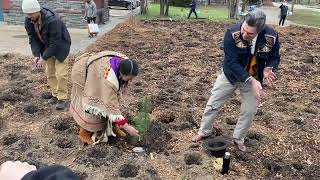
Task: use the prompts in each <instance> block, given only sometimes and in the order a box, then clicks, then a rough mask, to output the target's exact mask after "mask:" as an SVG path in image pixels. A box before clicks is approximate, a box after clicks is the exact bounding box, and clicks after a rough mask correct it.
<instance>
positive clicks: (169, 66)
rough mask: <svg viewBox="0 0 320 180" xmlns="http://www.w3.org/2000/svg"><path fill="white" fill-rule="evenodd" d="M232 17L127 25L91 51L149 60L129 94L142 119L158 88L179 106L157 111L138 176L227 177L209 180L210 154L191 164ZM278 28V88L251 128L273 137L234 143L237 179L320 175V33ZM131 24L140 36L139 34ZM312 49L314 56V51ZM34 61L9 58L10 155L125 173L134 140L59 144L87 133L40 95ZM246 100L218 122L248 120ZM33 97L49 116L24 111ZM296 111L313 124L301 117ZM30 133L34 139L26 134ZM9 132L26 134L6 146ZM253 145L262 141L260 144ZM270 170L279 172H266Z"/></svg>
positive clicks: (129, 105)
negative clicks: (244, 146) (239, 146)
mask: <svg viewBox="0 0 320 180" xmlns="http://www.w3.org/2000/svg"><path fill="white" fill-rule="evenodd" d="M229 24H230V23H229V22H227V23H221V22H209V21H208V22H206V21H148V22H138V23H124V24H121V25H119V26H117V27H116V29H114V30H113V31H112V32H110V33H108V34H106V35H103V36H102V37H100V38H99V39H98V40H97V41H96V42H95V43H94V44H93V45H92V46H90V47H89V48H88V49H87V52H89V53H94V52H98V51H102V50H114V51H119V52H122V53H124V54H126V55H128V57H130V58H132V59H135V60H137V62H138V63H139V66H140V69H141V71H140V74H139V76H138V77H137V78H136V81H137V82H133V83H132V84H130V88H129V93H128V95H126V96H124V97H123V99H124V101H123V102H124V103H123V105H124V106H123V107H125V108H123V109H121V110H123V111H126V112H127V113H128V114H130V115H131V116H133V117H134V116H135V115H136V112H137V111H138V102H139V99H140V98H141V96H142V95H150V96H151V98H152V101H153V105H154V107H153V112H155V111H170V112H173V113H174V116H175V119H174V121H172V120H170V118H165V120H164V121H158V120H157V119H156V118H153V120H154V121H156V122H155V125H153V127H152V128H151V129H152V130H150V132H148V136H147V139H146V143H144V144H142V146H143V147H144V148H145V149H146V151H147V153H146V155H148V156H146V157H148V158H146V157H143V158H144V159H143V160H141V161H138V160H137V159H135V161H134V164H135V165H138V166H140V170H139V173H138V174H137V176H136V177H133V178H132V179H134V178H136V179H153V178H151V177H153V176H152V175H149V174H150V173H148V169H150V167H154V169H155V171H153V172H152V173H154V174H156V173H157V174H158V175H159V176H160V177H161V179H197V178H198V179H199V178H200V179H201V178H203V179H214V178H219V177H218V175H217V176H216V174H214V177H211V178H206V177H207V175H210V174H211V175H212V174H213V167H212V162H211V161H210V162H209V161H206V159H207V155H206V154H205V153H204V152H202V151H199V153H200V154H201V155H202V158H203V161H202V165H190V166H189V165H185V162H184V159H183V158H184V155H185V153H186V152H188V151H191V149H190V148H189V146H190V143H189V142H190V139H191V137H192V136H193V134H194V133H195V132H196V131H197V128H199V125H200V121H201V116H202V113H203V109H204V108H205V106H206V101H207V100H208V98H209V96H210V90H211V89H212V82H214V81H215V79H216V75H217V74H218V73H219V71H220V69H221V65H222V62H223V58H224V57H223V49H221V45H222V41H223V37H224V33H225V31H226V28H227V26H228V25H229ZM276 28H277V27H276ZM277 30H278V31H279V33H280V34H279V36H280V41H281V58H282V62H281V65H280V68H279V69H278V71H277V80H276V82H275V88H264V90H265V91H266V94H267V96H264V97H263V100H262V104H261V105H262V107H260V108H259V109H260V110H259V111H258V114H257V116H256V119H255V120H254V123H253V126H252V127H251V129H250V131H251V132H258V133H259V134H261V135H265V136H266V138H267V141H266V139H265V138H263V139H262V140H261V141H259V140H257V139H259V137H255V136H253V137H252V139H250V138H249V141H247V142H249V145H248V149H249V151H250V153H244V154H241V153H238V151H235V150H234V149H235V148H234V147H230V149H231V155H232V157H234V158H232V162H233V163H232V164H233V165H232V169H233V170H234V171H231V173H230V174H229V175H228V176H227V177H226V178H228V179H229V178H230V179H237V178H239V177H243V178H244V179H277V178H279V177H280V178H282V179H303V178H305V177H309V179H320V178H319V171H318V169H319V167H318V166H317V165H318V164H320V159H319V155H318V154H319V149H320V147H319V144H317V143H315V142H317V140H318V139H319V138H318V131H319V128H320V127H319V123H318V121H317V115H318V114H319V111H318V112H316V111H314V110H307V109H306V108H309V107H311V108H318V107H319V106H320V104H319V93H320V92H319V87H320V86H319V78H320V77H319V75H320V74H319V68H320V67H319V63H318V62H319V57H320V54H319V53H320V52H319V50H318V44H320V37H319V33H320V31H319V30H317V29H309V28H305V27H296V26H290V27H289V28H279V29H277ZM131 31H132V32H133V34H134V36H132V38H131V36H130V34H131ZM213 32H214V33H213ZM291 34H294V36H292V35H291ZM304 55H312V58H311V57H310V56H309V57H306V56H304ZM311 59H312V60H311ZM312 61H313V62H312ZM73 62H74V57H71V59H70V67H71V66H72V63H73ZM26 67H27V68H26ZM31 67H32V57H25V56H19V55H10V54H7V55H0V107H2V106H3V109H4V110H5V111H8V112H9V113H8V115H7V116H5V118H4V119H5V126H6V127H5V128H2V129H1V131H0V137H1V143H0V144H1V145H0V149H1V153H0V161H1V162H2V161H3V160H6V159H10V160H12V159H17V160H25V159H32V160H33V159H34V160H38V161H40V162H44V163H47V164H66V161H67V162H68V163H69V162H72V160H73V159H74V158H76V160H75V161H74V163H73V164H72V166H71V167H72V168H73V169H74V170H80V171H81V170H82V169H83V168H85V169H86V171H81V172H85V173H86V174H87V175H88V177H90V178H91V179H97V180H100V179H117V178H119V177H118V169H119V167H120V166H121V165H123V164H124V163H128V160H129V159H132V158H133V157H136V154H135V153H132V148H133V147H132V146H131V145H130V144H128V143H127V142H126V141H124V140H120V139H118V138H113V139H114V140H113V141H115V142H116V143H112V142H111V140H110V142H109V144H99V145H96V146H85V147H83V148H80V147H74V148H59V147H57V145H56V140H57V139H58V138H61V137H67V138H71V139H70V140H71V141H73V142H74V143H75V145H78V144H77V143H76V142H77V140H78V139H75V138H76V137H77V136H76V135H75V134H76V133H77V127H75V128H74V126H73V125H74V124H73V123H74V121H73V120H70V121H67V122H68V123H67V125H66V124H64V123H63V121H62V119H64V118H68V117H70V115H69V114H68V112H67V111H62V112H57V111H55V110H54V108H52V106H51V105H48V104H46V103H45V102H44V100H41V99H40V98H43V99H47V98H49V97H43V95H42V92H49V91H50V90H48V87H47V84H46V76H45V74H44V72H38V71H33V70H32V68H31ZM239 97H240V96H239V95H238V94H237V95H236V96H234V97H232V98H231V99H232V100H231V101H228V102H227V103H226V104H225V105H224V106H223V107H222V108H221V111H220V113H219V116H218V117H217V121H216V122H225V120H226V118H227V117H238V115H239V108H240V106H239V102H240V101H239V99H240V98H239ZM1 103H2V104H3V105H1ZM27 104H34V105H36V106H37V107H39V108H40V107H41V112H45V113H35V114H33V115H30V114H26V113H21V111H22V112H23V108H24V107H25V106H26V105H27ZM1 110H2V109H1ZM35 115H36V116H35ZM59 116H61V118H60V120H61V122H60V121H59V118H58V121H59V123H55V122H54V121H55V120H56V118H55V117H59ZM293 118H298V119H301V120H303V121H301V122H300V121H296V122H294V121H293V120H292V119H293ZM34 119H37V121H35V120H34ZM128 119H130V118H128ZM29 122H31V123H29ZM69 122H70V124H69ZM166 122H167V123H166ZM299 123H300V124H299ZM229 124H233V123H229ZM42 127H45V128H42ZM232 132H233V128H232V127H231V126H223V133H224V134H225V135H226V136H228V137H229V138H232ZM26 133H27V134H28V135H29V136H30V138H26V136H24V135H25V134H26ZM70 133H71V134H70ZM221 133H222V131H221V132H218V133H214V135H216V134H221ZM8 134H14V135H17V136H18V138H19V140H17V141H15V142H13V143H12V144H10V143H8V144H10V145H3V137H5V136H7V135H8ZM31 137H32V138H31ZM72 137H73V138H72ZM51 141H52V143H50V142H51ZM247 142H246V143H247ZM252 142H253V145H254V146H250V143H252ZM67 144H68V143H67ZM291 147H294V150H292V149H291ZM200 149H201V147H198V149H192V150H200ZM300 150H301V151H300ZM66 151H67V152H68V153H65V152H66ZM30 152H33V153H32V154H29V153H30ZM150 152H159V153H153V155H154V159H153V160H151V158H149V157H150V155H149V153H150ZM287 153H289V155H287ZM306 154H307V155H308V157H306ZM176 157H180V161H179V162H176ZM265 157H270V158H269V159H272V160H273V161H274V162H275V163H276V164H278V165H280V167H281V170H278V166H277V165H274V164H273V163H271V164H267V163H263V160H264V159H266V158H265ZM271 157H272V158H271ZM306 158H309V159H310V162H311V163H312V164H311V165H308V164H304V163H307V162H306V160H307V159H306ZM279 160H281V161H279ZM296 162H299V163H301V164H302V165H303V169H301V170H298V169H299V167H298V166H296V168H295V167H293V165H292V164H293V163H296ZM310 162H308V163H310ZM152 173H151V174H152ZM266 173H267V174H270V176H268V177H266ZM144 175H146V176H144ZM114 176H115V177H114ZM155 176H156V175H155ZM149 177H150V178H149ZM184 177H185V178H184Z"/></svg>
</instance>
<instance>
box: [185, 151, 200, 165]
mask: <svg viewBox="0 0 320 180" xmlns="http://www.w3.org/2000/svg"><path fill="white" fill-rule="evenodd" d="M184 162H185V163H186V165H201V164H202V157H201V154H199V153H196V152H192V153H187V154H186V155H185V156H184Z"/></svg>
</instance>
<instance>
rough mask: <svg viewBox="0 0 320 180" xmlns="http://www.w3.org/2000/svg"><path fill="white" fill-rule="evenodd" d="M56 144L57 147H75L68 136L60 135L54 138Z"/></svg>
mask: <svg viewBox="0 0 320 180" xmlns="http://www.w3.org/2000/svg"><path fill="white" fill-rule="evenodd" d="M56 146H57V147H59V148H63V149H64V148H73V147H75V144H74V142H73V141H71V140H70V139H68V138H65V137H60V138H58V139H57V140H56Z"/></svg>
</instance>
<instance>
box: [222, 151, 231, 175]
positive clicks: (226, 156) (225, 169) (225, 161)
mask: <svg viewBox="0 0 320 180" xmlns="http://www.w3.org/2000/svg"><path fill="white" fill-rule="evenodd" d="M229 167H230V153H229V152H226V153H225V154H224V156H223V164H222V171H221V174H228V173H229Z"/></svg>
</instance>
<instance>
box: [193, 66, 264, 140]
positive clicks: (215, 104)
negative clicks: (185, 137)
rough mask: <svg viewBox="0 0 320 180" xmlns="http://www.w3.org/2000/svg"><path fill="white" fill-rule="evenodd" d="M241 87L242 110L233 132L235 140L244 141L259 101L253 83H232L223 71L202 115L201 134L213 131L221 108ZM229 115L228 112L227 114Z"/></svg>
mask: <svg viewBox="0 0 320 180" xmlns="http://www.w3.org/2000/svg"><path fill="white" fill-rule="evenodd" d="M237 88H239V89H240V94H241V101H242V102H241V110H240V111H241V112H240V118H239V119H238V122H237V125H236V128H235V130H234V133H233V138H234V141H235V142H237V143H243V142H244V138H245V136H246V135H247V132H248V130H249V128H250V127H251V124H252V121H253V119H254V116H255V114H256V112H257V108H258V101H257V100H256V98H255V97H254V95H253V93H252V91H251V84H247V83H237V84H235V85H232V84H231V83H230V82H229V81H228V79H227V78H226V76H225V74H224V73H223V72H222V73H221V74H220V75H219V76H218V78H217V80H216V82H215V84H214V87H213V89H212V91H211V93H212V94H211V96H210V98H209V101H208V103H207V106H206V109H205V111H204V114H203V116H202V120H201V126H200V130H199V132H198V134H199V135H201V136H203V137H206V136H209V135H210V134H211V133H212V128H213V127H212V126H213V123H214V120H215V118H216V116H217V114H218V110H219V108H220V107H221V106H222V105H223V104H224V102H225V101H226V100H228V99H229V98H230V97H231V95H232V94H233V93H234V91H235V90H236V89H237ZM225 116H227V114H225Z"/></svg>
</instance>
